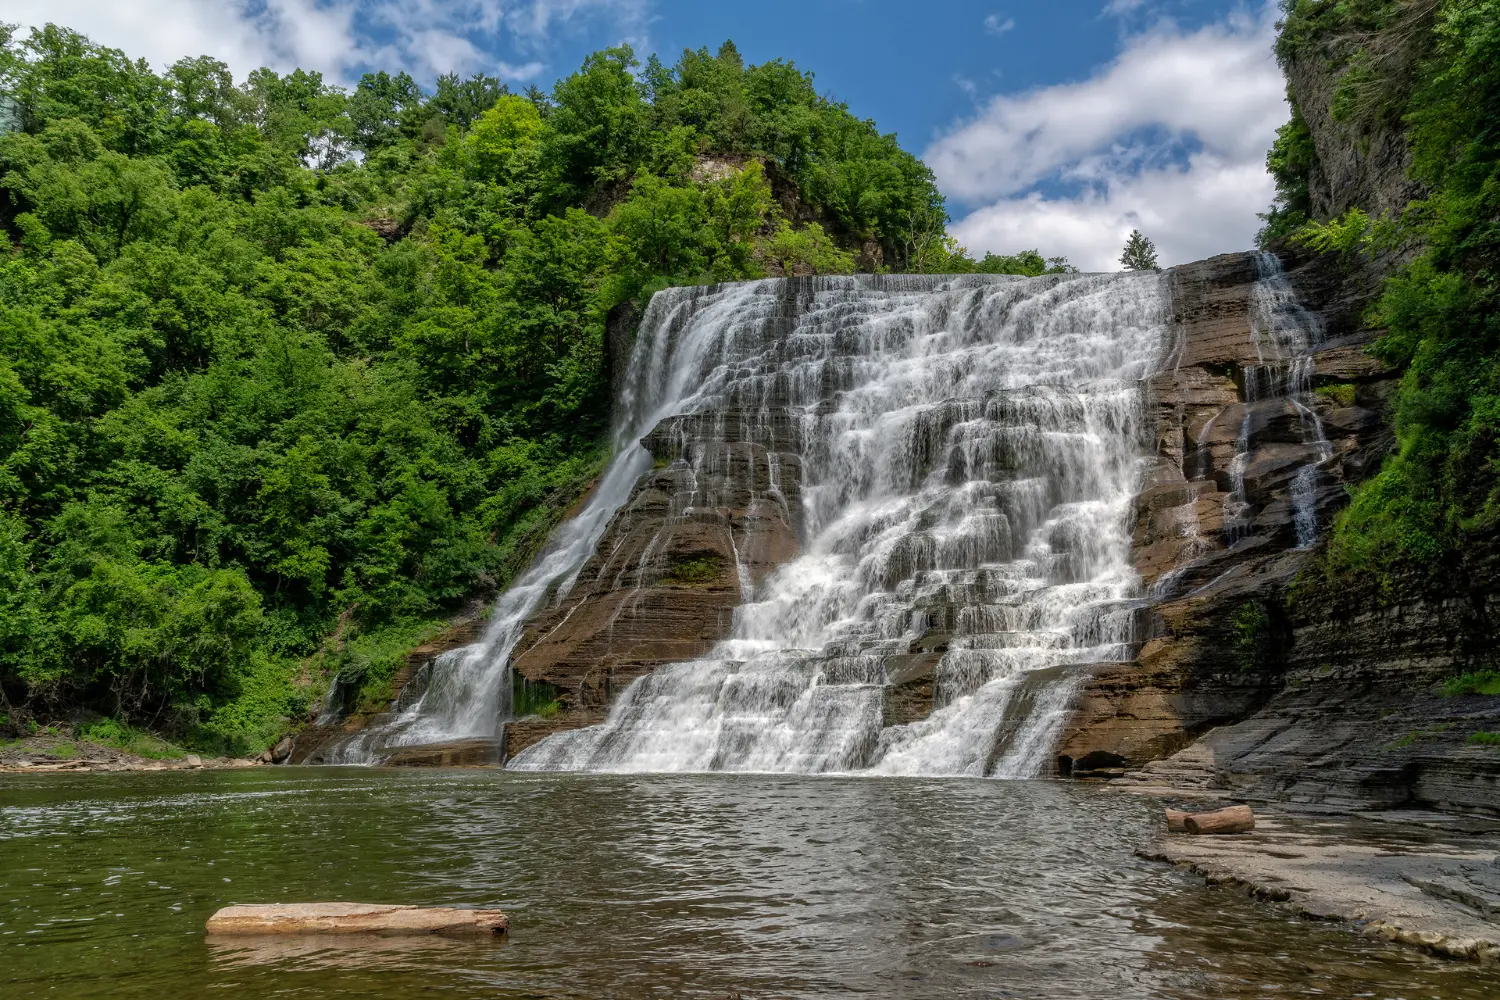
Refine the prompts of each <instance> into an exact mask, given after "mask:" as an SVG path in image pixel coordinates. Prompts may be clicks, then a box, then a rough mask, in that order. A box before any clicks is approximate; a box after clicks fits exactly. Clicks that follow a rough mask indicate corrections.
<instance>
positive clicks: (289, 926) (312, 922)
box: [208, 903, 510, 935]
mask: <svg viewBox="0 0 1500 1000" xmlns="http://www.w3.org/2000/svg"><path fill="white" fill-rule="evenodd" d="M509 927H510V921H509V920H508V919H507V918H506V916H505V914H503V913H501V912H500V911H499V910H454V909H448V908H445V907H432V908H423V907H419V906H382V905H378V904H370V903H287V904H280V903H269V904H264V905H241V906H226V907H224V908H223V909H222V910H220V911H219V912H218V913H215V914H214V915H213V916H211V917H209V918H208V932H209V933H210V934H444V935H470V934H481V935H482V934H488V935H497V934H504V933H505V932H506V930H507V929H508V928H509Z"/></svg>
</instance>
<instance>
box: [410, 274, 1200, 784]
mask: <svg viewBox="0 0 1500 1000" xmlns="http://www.w3.org/2000/svg"><path fill="white" fill-rule="evenodd" d="M1169 325H1170V318H1169V309H1168V301H1167V293H1166V289H1165V282H1164V279H1163V278H1162V277H1161V276H1159V275H1156V274H1154V273H1145V274H1126V275H1076V276H1075V275H1070V276H1056V277H1047V278H1038V279H1006V278H993V277H989V278H986V277H968V278H948V279H938V278H920V277H901V278H894V277H885V278H868V277H862V278H838V279H820V280H800V281H796V282H793V283H790V284H789V283H787V282H783V281H766V282H756V283H750V284H743V285H733V286H727V287H721V288H716V289H706V290H705V289H672V290H668V291H665V292H662V293H659V294H658V295H657V296H656V297H655V299H654V300H653V301H652V306H651V309H650V311H649V313H648V315H647V317H646V320H645V321H644V322H643V324H642V327H641V332H640V334H639V337H638V342H637V346H636V351H635V357H634V358H633V360H632V364H631V376H630V385H631V387H632V394H631V395H630V396H629V397H628V398H627V400H626V405H625V406H624V407H622V409H623V410H624V411H625V418H624V422H623V423H622V427H621V429H620V431H619V433H618V435H617V439H618V441H619V442H620V445H621V447H622V448H625V449H627V450H625V451H624V452H622V455H621V458H620V459H619V460H617V463H616V465H615V466H613V467H612V468H611V470H610V474H609V476H608V477H606V486H607V488H601V490H600V493H599V495H597V496H596V497H595V499H594V500H593V501H592V502H591V504H590V506H589V508H588V511H587V512H586V514H585V516H584V518H580V520H586V519H589V518H592V519H593V520H590V521H589V523H588V525H587V526H586V527H581V528H572V527H571V526H570V527H569V528H567V529H565V531H564V534H565V535H566V538H564V537H560V538H559V540H558V542H557V543H555V544H554V546H553V550H552V551H553V553H554V556H555V558H554V557H549V560H545V561H544V564H550V563H552V562H555V563H556V564H557V565H556V567H554V568H552V569H546V568H543V567H539V568H538V570H535V571H533V572H532V573H528V574H527V577H526V578H525V579H523V581H522V583H521V584H520V585H518V588H517V589H518V590H523V591H524V594H523V595H521V596H518V597H514V598H513V597H512V596H511V595H510V594H507V595H506V597H505V598H504V599H502V602H501V605H500V606H498V607H497V609H496V623H495V624H494V625H492V626H491V630H490V634H489V635H488V636H487V637H486V640H485V642H484V643H481V644H480V645H479V646H477V647H471V649H470V650H465V651H461V653H460V654H457V655H456V656H455V660H458V661H461V666H459V667H458V668H457V669H453V670H451V671H450V673H451V675H452V678H453V682H452V684H445V685H434V688H433V690H432V691H431V692H430V693H429V695H428V696H427V698H426V699H424V702H423V704H422V705H419V706H416V707H415V708H414V709H413V710H412V711H411V712H409V713H407V715H408V716H409V717H410V722H409V724H408V725H407V728H405V729H403V730H402V731H401V732H400V734H399V735H400V738H401V741H402V742H426V741H427V740H428V739H431V738H432V737H433V735H435V734H436V733H437V732H438V731H442V733H443V735H444V736H445V737H446V736H451V735H456V734H460V733H472V732H475V731H478V730H480V729H484V727H485V725H486V724H488V726H489V728H488V729H486V730H484V731H487V732H492V731H493V721H492V720H494V719H495V718H497V713H498V711H499V708H500V705H499V698H498V696H495V695H491V694H488V692H490V691H491V690H492V689H493V690H495V691H498V690H501V689H508V684H509V680H508V678H506V677H505V676H504V675H505V674H506V673H507V671H506V670H505V658H506V657H507V656H508V654H509V650H510V646H511V644H513V643H514V641H515V639H516V633H517V632H518V630H519V627H520V622H522V621H523V620H524V619H525V617H526V615H527V614H529V612H530V611H531V610H532V609H534V608H535V607H537V606H538V604H539V603H540V601H541V600H542V599H543V596H544V592H545V591H546V589H547V586H548V584H547V582H546V580H547V579H549V578H550V579H557V578H559V577H565V576H567V577H570V576H571V575H574V574H576V573H577V571H578V569H577V567H578V566H579V565H581V564H582V562H583V560H584V558H586V556H587V554H588V551H589V550H590V549H591V547H592V545H593V544H595V542H596V541H597V539H598V537H599V535H600V533H601V532H602V530H603V526H604V523H605V522H606V521H607V520H608V517H609V515H610V514H612V513H613V512H614V511H615V510H616V509H618V507H619V506H620V504H621V503H622V502H623V501H624V499H625V498H626V496H627V495H628V492H629V485H630V481H633V479H634V476H635V475H637V474H639V471H640V469H641V468H643V467H644V461H645V460H644V458H643V457H642V458H636V457H633V456H634V455H635V454H636V452H638V451H639V449H638V448H635V447H634V445H633V442H634V441H635V440H636V439H637V438H639V437H640V435H641V434H643V433H645V431H647V430H649V429H650V427H652V426H654V424H655V422H656V421H657V420H658V419H660V417H662V416H665V415H668V414H676V413H702V414H704V415H705V416H708V417H710V418H714V417H717V419H718V420H720V421H721V422H722V420H723V415H724V414H725V413H726V412H729V411H730V410H731V409H732V410H733V411H734V412H735V413H736V414H738V416H736V417H735V419H736V420H738V421H740V422H741V424H742V426H740V427H738V428H737V433H738V434H739V435H741V439H744V440H754V441H759V442H760V443H761V444H763V445H765V446H766V447H767V448H768V449H769V450H771V451H775V450H777V449H778V448H779V449H781V450H784V451H785V450H797V451H799V452H800V453H801V455H802V459H803V469H804V473H803V475H804V482H803V490H802V496H803V506H804V510H803V516H804V523H805V526H806V527H805V533H806V537H805V540H804V545H803V550H802V554H801V555H800V556H799V557H797V558H796V559H794V560H793V561H792V562H790V563H788V564H787V565H785V566H783V567H782V568H781V569H779V570H778V571H776V572H775V573H774V574H773V575H771V576H770V577H769V578H767V579H766V580H765V581H763V582H762V583H761V585H760V586H759V588H758V589H757V590H755V592H754V593H753V594H752V593H751V589H752V588H751V586H750V581H749V579H748V576H747V575H746V574H744V573H743V572H742V573H741V590H742V594H743V595H744V596H745V598H746V603H744V605H743V606H742V607H741V608H740V609H739V611H738V613H737V616H736V622H735V627H734V630H733V634H732V636H731V638H729V639H727V640H725V641H723V642H721V643H719V644H718V645H717V646H716V648H714V650H713V651H712V652H711V653H710V654H709V655H708V656H706V657H705V658H703V659H702V660H698V661H693V662H688V663H679V664H674V665H670V666H666V667H663V668H661V669H659V670H657V671H656V672H655V673H654V674H651V675H649V676H647V677H644V678H642V679H640V680H638V681H636V682H635V683H634V684H632V685H631V687H630V688H628V689H627V690H626V691H625V692H624V694H623V695H622V696H621V697H620V698H619V699H618V701H617V702H616V704H615V706H614V707H613V709H612V710H611V712H610V714H609V716H608V718H607V720H606V722H605V723H603V724H602V725H599V726H595V727H592V728H589V729H584V730H578V731H574V732H568V733H561V734H558V735H555V736H552V737H550V738H548V739H547V740H544V741H543V742H541V743H539V744H537V745H535V746H533V747H531V748H529V749H528V750H526V751H525V752H524V753H522V754H521V755H520V756H518V757H517V758H516V759H515V760H513V761H512V762H511V764H510V766H511V767H513V768H518V769H529V770H553V769H572V770H585V769H587V770H619V771H706V770H742V771H794V772H804V773H822V772H830V771H873V772H878V773H892V774H896V773H905V774H968V775H984V774H989V775H996V776H1010V777H1022V776H1028V775H1031V774H1035V773H1037V771H1038V770H1040V768H1041V767H1042V766H1043V764H1044V762H1045V761H1046V759H1047V757H1048V755H1049V752H1050V748H1051V746H1052V745H1053V743H1054V742H1055V739H1056V736H1057V733H1058V730H1059V728H1060V726H1061V725H1062V722H1063V719H1064V718H1065V715H1066V711H1067V709H1068V706H1069V704H1070V702H1071V700H1072V698H1073V697H1074V695H1075V694H1076V691H1077V688H1078V686H1079V685H1080V684H1081V683H1082V682H1083V680H1084V679H1085V676H1086V671H1082V670H1079V669H1076V668H1077V667H1078V666H1079V665H1082V664H1089V663H1094V662H1100V661H1110V660H1118V659H1126V658H1128V657H1129V656H1130V655H1131V654H1132V652H1133V645H1132V643H1133V640H1134V638H1135V637H1134V636H1133V634H1132V623H1133V622H1134V620H1135V609H1136V607H1137V605H1138V603H1139V601H1138V598H1139V597H1140V586H1139V578H1138V576H1137V575H1136V573H1135V571H1134V569H1133V568H1132V566H1131V564H1130V560H1129V550H1130V542H1129V537H1128V534H1127V530H1126V522H1127V516H1128V512H1129V507H1130V502H1131V498H1132V496H1133V495H1134V493H1135V492H1136V490H1137V487H1138V478H1139V472H1140V467H1141V462H1142V459H1141V455H1142V452H1143V450H1144V448H1143V445H1144V441H1143V428H1142V426H1141V425H1142V421H1143V399H1142V389H1141V380H1142V379H1143V378H1145V377H1146V376H1148V375H1149V374H1151V373H1152V372H1153V371H1154V370H1155V369H1156V367H1157V365H1158V363H1159V359H1160V358H1161V357H1162V355H1163V351H1164V348H1165V347H1166V346H1167V344H1168V342H1169V339H1170V338H1169ZM783 410H785V411H786V412H783ZM787 416H789V417H790V420H788V419H786V417H787ZM778 418H779V419H778ZM787 427H791V428H793V431H792V434H793V436H794V437H795V438H796V440H794V441H787V440H784V439H783V440H777V435H778V434H780V435H781V437H782V438H784V437H785V435H786V433H787V431H786V428H787ZM777 428H780V429H781V430H780V431H778V430H777ZM774 472H775V470H774V467H773V477H774ZM616 477H617V478H616ZM773 484H774V478H773ZM773 488H775V487H774V485H773ZM679 513H681V514H682V515H683V516H687V515H690V513H691V512H690V511H684V512H679ZM736 551H737V550H736ZM567 566H571V567H572V568H571V569H567V568H566V567H567ZM548 574H551V576H550V577H549V576H548ZM569 582H571V580H569ZM930 634H938V635H941V636H942V637H943V639H944V641H945V642H946V651H945V652H943V653H942V655H941V660H940V661H939V663H938V665H937V668H936V671H935V699H934V700H935V704H936V706H937V708H936V710H935V711H934V712H933V713H932V715H931V716H930V717H928V718H927V719H925V720H923V721H920V722H917V723H914V724H911V725H906V726H886V725H884V717H883V711H884V710H883V705H884V700H885V695H886V683H887V680H888V677H887V673H886V664H887V662H888V657H892V656H899V655H903V654H907V653H909V652H912V644H913V642H914V641H915V640H917V639H920V638H921V637H923V636H924V635H930ZM1069 668H1074V669H1069ZM450 692H451V693H450ZM440 694H441V699H440V701H438V700H435V699H437V698H438V696H439V695H440ZM481 698H482V699H484V700H477V699H481ZM429 703H431V704H429ZM439 704H441V705H445V706H448V707H447V708H444V709H442V710H441V711H438V710H437V706H438V705H439ZM477 716H484V718H482V719H481V718H478V717H477ZM465 727H472V728H465ZM386 742H392V741H391V740H389V739H387V741H386Z"/></svg>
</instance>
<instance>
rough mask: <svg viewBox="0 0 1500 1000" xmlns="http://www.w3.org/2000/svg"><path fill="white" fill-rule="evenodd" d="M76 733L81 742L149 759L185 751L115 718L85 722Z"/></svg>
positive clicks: (163, 758) (167, 758) (161, 758)
mask: <svg viewBox="0 0 1500 1000" xmlns="http://www.w3.org/2000/svg"><path fill="white" fill-rule="evenodd" d="M76 735H77V737H78V739H79V740H80V741H82V742H85V743H93V744H96V745H98V746H104V747H112V748H114V749H116V750H124V751H125V752H126V753H132V754H135V755H136V756H137V757H145V758H147V759H150V760H169V759H172V758H176V757H181V756H183V754H184V753H185V751H183V750H182V749H180V748H179V747H175V746H172V745H171V744H170V743H167V742H164V741H163V740H161V739H158V738H157V737H155V736H153V735H151V734H150V733H148V732H145V731H144V730H140V729H136V728H135V727H133V726H128V725H126V724H125V723H123V722H119V721H117V720H115V719H100V720H98V721H97V722H89V723H85V724H84V725H81V726H79V727H78V731H77V733H76Z"/></svg>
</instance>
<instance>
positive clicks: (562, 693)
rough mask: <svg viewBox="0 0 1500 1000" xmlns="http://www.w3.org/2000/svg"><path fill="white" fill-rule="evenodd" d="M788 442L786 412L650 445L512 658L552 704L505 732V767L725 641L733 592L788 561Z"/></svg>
mask: <svg viewBox="0 0 1500 1000" xmlns="http://www.w3.org/2000/svg"><path fill="white" fill-rule="evenodd" d="M794 439H795V433H794V431H793V428H792V427H791V426H790V423H789V421H787V419H786V413H785V410H784V409H783V410H776V411H773V412H771V413H770V414H767V413H766V412H764V411H760V410H757V411H756V412H755V413H736V412H729V413H722V412H718V413H714V414H711V415H707V416H705V415H702V414H698V415H693V416H687V417H673V418H669V419H668V420H666V421H664V422H663V423H662V424H661V425H660V426H658V427H657V428H656V429H655V430H653V431H652V432H651V433H650V434H649V435H648V436H647V437H646V439H645V444H646V446H647V447H648V449H649V450H650V452H651V454H652V456H653V458H654V460H655V464H656V468H655V469H654V470H653V471H652V472H650V473H648V474H647V475H645V476H643V477H642V479H641V480H640V481H639V482H638V483H637V484H636V487H635V490H634V492H633V494H632V495H631V497H630V500H629V501H628V502H627V503H626V505H625V506H624V507H623V508H622V509H621V511H620V513H619V514H617V515H616V516H615V518H614V520H613V521H612V522H611V524H610V526H609V529H608V530H607V531H606V533H605V535H604V537H603V538H602V539H601V540H600V543H599V546H598V548H597V549H596V551H595V553H594V555H593V556H592V557H591V558H590V559H589V560H588V562H586V563H585V564H584V566H583V568H582V570H581V571H580V572H579V576H578V581H577V583H576V584H575V585H574V587H573V589H572V591H571V592H570V593H569V594H568V596H567V597H566V598H565V599H564V600H562V601H560V602H557V603H554V604H552V605H551V606H549V607H547V608H546V609H545V610H544V611H542V612H541V613H539V614H538V615H536V616H535V617H534V618H533V619H532V620H531V621H530V622H528V623H527V627H526V631H525V633H524V634H523V635H522V638H521V640H520V642H518V643H517V645H516V648H515V652H514V653H513V654H512V668H513V670H514V672H515V674H516V676H517V677H518V678H519V679H520V680H521V681H523V682H524V683H527V684H534V685H541V686H543V687H544V688H545V689H547V690H551V691H555V692H556V693H557V698H556V702H555V705H554V708H555V710H557V714H555V715H553V716H552V717H550V718H547V719H537V718H527V719H522V720H520V721H519V722H515V723H511V724H509V725H508V726H507V727H506V741H507V746H506V752H507V755H508V756H514V755H515V754H517V753H519V752H520V751H521V750H523V749H525V748H526V747H527V746H530V745H531V744H532V743H535V742H536V741H538V740H540V739H542V738H543V737H545V736H548V735H550V734H552V733H554V732H559V731H561V730H564V729H571V728H576V727H579V726H585V725H591V724H594V723H596V722H598V721H600V720H601V719H602V718H603V715H604V713H605V711H606V710H607V708H608V706H609V705H610V704H611V703H612V702H613V701H614V699H615V697H616V696H617V695H618V694H619V693H620V692H621V691H623V690H624V689H625V687H626V686H628V685H629V684H630V683H631V682H632V681H634V680H635V679H636V678H638V677H640V676H642V675H643V674H646V673H648V672H650V671H651V670H653V669H654V668H656V667H657V666H660V665H662V664H664V663H676V662H681V661H684V660H691V659H693V658H695V657H697V656H700V655H702V654H703V653H705V652H707V651H708V650H709V648H711V647H712V646H713V644H714V643H715V642H717V641H718V640H720V639H722V638H724V637H725V636H727V635H728V634H729V630H730V627H731V626H732V625H733V623H734V609H735V608H736V607H738V606H739V605H740V603H741V601H742V596H743V594H742V592H743V589H744V588H745V587H747V586H753V585H754V584H756V583H759V582H760V581H761V580H763V579H764V578H765V577H766V576H767V575H768V574H769V573H770V572H771V570H773V569H774V568H775V567H776V566H778V565H779V564H781V563H782V562H784V561H785V560H787V559H788V558H790V557H791V556H792V555H793V554H795V552H796V551H797V548H798V545H799V542H800V533H801V512H802V503H801V468H802V466H801V459H800V458H799V457H798V455H797V453H796V452H795V451H793V450H791V449H790V448H789V447H788V444H787V442H790V441H792V440H794Z"/></svg>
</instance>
